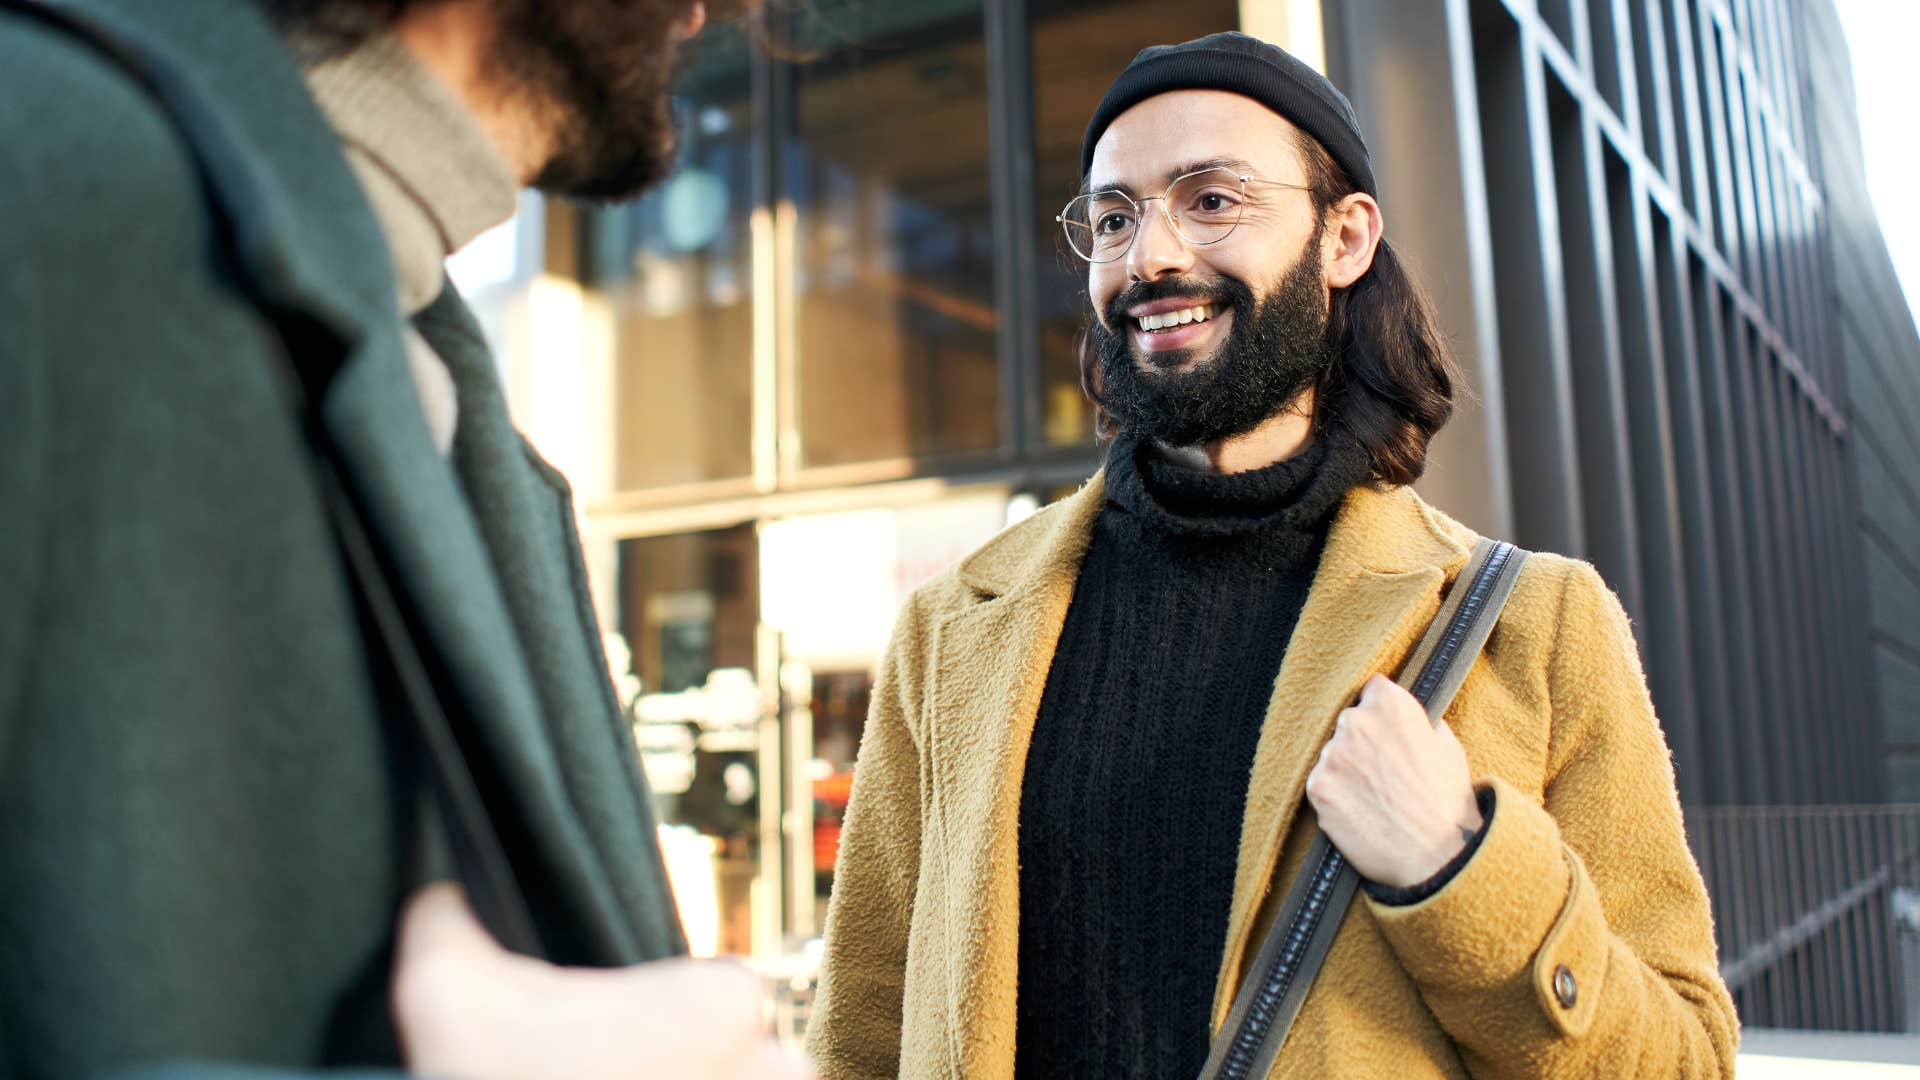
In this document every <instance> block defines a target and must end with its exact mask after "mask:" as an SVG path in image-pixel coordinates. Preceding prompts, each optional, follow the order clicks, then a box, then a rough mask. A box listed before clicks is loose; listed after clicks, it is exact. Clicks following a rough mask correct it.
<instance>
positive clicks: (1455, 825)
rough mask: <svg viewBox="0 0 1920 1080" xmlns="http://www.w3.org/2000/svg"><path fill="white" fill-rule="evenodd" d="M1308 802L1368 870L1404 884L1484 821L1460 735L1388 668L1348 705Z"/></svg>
mask: <svg viewBox="0 0 1920 1080" xmlns="http://www.w3.org/2000/svg"><path fill="white" fill-rule="evenodd" d="M1307 801H1308V802H1311V803H1312V804H1313V810H1314V813H1315V814H1318V815H1319V817H1320V828H1321V829H1322V830H1324V831H1325V832H1326V834H1327V839H1329V840H1331V841H1333V846H1334V847H1336V848H1339V849H1340V853H1341V854H1342V855H1345V856H1346V857H1347V861H1348V862H1350V863H1352V864H1353V868H1354V869H1355V870H1358V871H1359V872H1360V876H1362V877H1364V878H1366V879H1367V880H1369V881H1376V882H1379V883H1380V884H1382V885H1392V886H1395V887H1397V888H1406V887H1408V886H1411V885H1418V884H1420V883H1421V882H1423V881H1425V880H1427V879H1428V878H1430V877H1432V876H1433V875H1435V874H1437V873H1439V872H1440V870H1441V868H1442V867H1444V866H1446V865H1447V863H1448V862H1450V861H1452V859H1453V857H1454V856H1455V855H1458V854H1460V851H1461V849H1462V848H1464V847H1466V843H1467V841H1468V840H1469V839H1471V838H1472V837H1473V835H1474V834H1475V833H1476V832H1479V831H1480V826H1481V824H1482V822H1483V819H1482V818H1481V816H1480V807H1479V805H1478V804H1477V803H1476V802H1475V801H1474V796H1473V778H1472V774H1471V773H1470V772H1469V771H1468V768H1467V754H1466V751H1465V750H1463V749H1461V747H1460V741H1459V740H1458V739H1455V738H1454V737H1453V732H1452V731H1451V730H1450V729H1448V727H1447V725H1446V724H1445V723H1441V724H1439V725H1438V726H1435V725H1433V724H1431V723H1429V722H1428V720H1427V714H1426V710H1424V709H1422V708H1421V707H1420V702H1419V701H1418V700H1417V699H1415V698H1414V696H1413V695H1412V694H1409V693H1407V691H1406V690H1404V689H1402V688H1401V687H1400V686H1398V685H1397V684H1395V683H1394V682H1393V681H1392V680H1391V679H1388V678H1387V677H1386V676H1384V675H1375V676H1374V677H1373V678H1371V679H1368V680H1367V684H1366V685H1365V686H1364V687H1362V688H1361V690H1360V700H1359V702H1358V703H1357V704H1355V705H1354V706H1352V707H1351V708H1348V709H1344V710H1342V711H1341V713H1340V718H1339V720H1338V722H1337V724H1336V726H1335V727H1334V731H1333V738H1332V739H1329V740H1328V741H1327V745H1326V746H1325V747H1324V748H1323V749H1322V750H1321V751H1320V760H1319V762H1318V763H1317V764H1316V765H1315V766H1314V768H1313V772H1311V773H1309V774H1307Z"/></svg>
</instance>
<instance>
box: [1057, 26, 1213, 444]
mask: <svg viewBox="0 0 1920 1080" xmlns="http://www.w3.org/2000/svg"><path fill="white" fill-rule="evenodd" d="M1239 7H1240V5H1239V3H1238V2H1237V0H1189V2H1186V3H1180V4H1160V3H1142V2H1139V0H1134V2H1130V3H1114V4H1090V3H1086V2H1085V0H1081V2H1077V3H1076V2H1074V0H1029V2H1028V5H1027V9H1028V11H1029V12H1030V16H1029V17H1030V20H1031V25H1032V28H1033V142H1034V177H1033V182H1034V222H1033V227H1034V235H1035V237H1036V241H1035V243H1036V248H1035V250H1036V252H1037V253H1038V255H1037V257H1038V263H1039V265H1038V266H1036V267H1035V269H1034V282H1035V289H1036V292H1037V295H1036V296H1035V297H1034V310H1035V312H1036V317H1037V319H1038V321H1039V324H1040V421H1041V431H1042V433H1043V435H1044V437H1045V439H1046V441H1047V442H1048V443H1050V444H1052V445H1055V446H1073V445H1079V444H1083V443H1086V442H1088V441H1090V440H1091V439H1092V438H1093V410H1092V408H1091V407H1090V406H1088V405H1087V403H1086V399H1085V398H1084V397H1083V396H1082V395H1081V393H1080V360H1079V349H1078V340H1079V336H1080V332H1081V330H1082V328H1084V327H1085V326H1086V322H1087V264H1086V263H1083V262H1081V261H1079V260H1078V259H1076V258H1074V256H1073V254H1072V252H1070V251H1068V250H1067V247H1066V240H1065V238H1064V237H1063V236H1062V234H1061V232H1060V226H1059V225H1058V224H1057V223H1056V222H1055V221H1054V220H1053V216H1054V215H1055V214H1057V213H1059V212H1060V208H1061V207H1063V206H1065V205H1066V203H1067V200H1068V199H1071V198H1073V197H1074V196H1075V195H1077V194H1079V191H1080V180H1081V177H1080V139H1081V136H1083V135H1084V134H1086V130H1087V121H1088V120H1089V119H1091V118H1092V116H1093V110H1094V107H1095V106H1097V105H1099V104H1100V96H1101V95H1102V94H1104V93H1106V91H1107V87H1108V85H1110V84H1111V83H1112V82H1113V78H1114V76H1116V75H1118V74H1120V71H1121V69H1123V68H1125V67H1126V66H1127V61H1129V60H1132V59H1133V54H1134V53H1137V52H1139V51H1140V50H1141V49H1144V48H1146V47H1147V46H1149V45H1170V44H1173V43H1175V42H1181V41H1187V40H1189V39H1191V38H1197V37H1200V36H1202V35H1203V34H1211V33H1214V32H1216V31H1220V30H1232V29H1235V28H1237V27H1238V26H1239V18H1240V16H1239Z"/></svg>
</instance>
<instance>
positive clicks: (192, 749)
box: [0, 0, 683, 1078]
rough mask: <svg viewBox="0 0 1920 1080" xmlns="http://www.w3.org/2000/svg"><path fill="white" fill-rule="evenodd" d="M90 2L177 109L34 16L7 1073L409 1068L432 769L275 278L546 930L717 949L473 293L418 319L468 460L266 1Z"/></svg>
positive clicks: (6, 282) (23, 204) (18, 360)
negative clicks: (302, 324) (427, 774)
mask: <svg viewBox="0 0 1920 1080" xmlns="http://www.w3.org/2000/svg"><path fill="white" fill-rule="evenodd" d="M68 2H70V3H72V4H73V5H74V6H75V7H78V8H80V9H81V10H82V11H84V12H85V13H88V14H89V15H91V16H92V17H94V18H96V19H98V20H100V21H101V22H102V23H104V24H106V25H108V26H110V27H112V28H113V29H114V32H115V33H116V34H117V35H118V36H119V37H121V38H122V39H124V40H125V41H126V42H127V43H129V45H130V46H131V47H132V48H133V49H134V50H135V51H136V52H138V53H139V54H140V55H142V56H143V57H144V58H145V62H146V63H147V64H149V65H151V67H152V68H153V70H155V71H156V72H158V74H159V77H160V79H161V81H162V83H163V84H164V85H165V86H166V88H167V95H168V98H169V100H170V102H171V104H169V105H168V106H167V107H166V108H162V107H161V106H160V105H158V104H156V100H155V99H154V98H153V97H152V96H150V95H149V94H148V93H146V92H145V91H144V90H142V89H141V88H139V87H138V86H137V85H136V84H135V83H134V82H132V81H130V79H129V78H128V77H127V76H126V75H125V74H124V72H123V71H122V70H121V69H120V68H118V67H117V66H115V65H113V64H110V63H108V62H106V61H104V60H103V59H102V58H101V56H100V55H99V54H98V53H96V52H94V51H92V50H90V49H89V48H87V47H85V46H82V45H78V44H76V43H74V42H73V41H72V40H71V39H68V38H65V37H63V36H61V35H59V34H56V33H53V32H51V31H49V30H47V29H46V28H45V27H44V26H42V25H40V24H37V23H32V22H29V21H27V20H25V19H23V18H22V17H20V16H18V15H15V14H9V13H5V12H4V10H0V1077H7V1078H12V1077H23V1078H24V1077H74V1076H87V1075H98V1074H109V1073H113V1072H116V1071H117V1070H119V1069H122V1068H127V1067H131V1068H132V1069H133V1071H135V1072H138V1071H140V1070H141V1069H144V1068H148V1067H160V1066H165V1065H167V1064H168V1063H179V1062H200V1063H219V1065H220V1066H224V1067H226V1068H229V1069H237V1070H238V1073H237V1074H238V1075H246V1074H247V1073H248V1072H250V1071H253V1070H259V1071H260V1072H261V1073H263V1074H264V1073H266V1072H269V1071H271V1070H275V1069H292V1070H299V1069H306V1068H312V1067H317V1066H325V1065H336V1064H346V1065H371V1066H382V1065H391V1064H393V1063H394V1062H395V1060H396V1056H397V1051H396V1050H395V1047H394V1039H393V1034H392V1030H391V1023H390V1021H388V1019H387V1015H386V1007H385V994H386V988H387V982H388V977H389V969H390V963H391V957H390V950H391V945H392V936H393V924H394V918H395V915H396V913H397V910H398V908H399V905H400V903H401V902H402V900H403V898H404V897H405V896H406V895H407V893H408V892H409V891H410V890H411V889H412V888H414V887H415V886H417V885H418V884H419V883H420V881H421V878H422V877H423V874H422V872H421V870H420V866H419V855H420V852H421V848H422V844H421V842H420V839H419V837H420V835H421V831H422V829H421V822H420V820H419V815H418V813H417V808H418V807H419V806H420V805H421V802H422V797H421V793H422V788H421V784H422V781H421V779H420V774H419V772H418V770H417V768H416V767H415V766H414V764H413V763H412V762H411V758H410V752H409V749H408V748H409V746H410V745H411V744H410V741H409V735H408V732H407V729H406V728H405V726H404V723H405V722H404V721H403V720H402V719H400V714H399V713H398V712H397V711H396V710H395V709H393V708H392V707H391V703H390V701H389V700H388V699H387V697H386V695H385V694H384V692H383V691H382V689H381V684H380V680H378V679H376V677H375V674H374V671H375V668H374V666H373V664H372V662H371V661H370V660H369V656H368V653H367V649H366V645H365V643H364V641H363V638H362V632H361V629H360V626H359V623H358V621H357V619H356V616H355V613H354V602H353V594H352V591H351V589H350V587H349V583H348V578H347V577H346V574H345V571H344V569H343V566H342V563H341V560H340V558H339V556H338V554H337V552H336V548H335V545H334V543H333V541H332V539H331V535H330V532H329V529H328V525H327V521H326V518H325V515H324V513H323V510H322V504H321V503H320V501H319V499H318V497H317V494H316V487H315V482H314V474H313V471H312V467H311V459H310V456H309V451H308V448H307V445H306V443H305V442H304V441H303V437H302V435H301V433H300V431H299V429H298V427H297V426H296V424H295V423H294V421H293V419H292V418H291V414H290V413H289V411H288V409H287V407H286V405H285V404H284V402H283V399H282V397H281V396H280V394H279V393H278V391H277V390H276V384H275V378H276V370H277V369H276V365H277V364H279V363H280V362H281V361H280V359H279V353H278V350H279V348H280V346H279V341H278V338H277V337H276V334H275V332H274V331H273V329H272V327H271V326H270V324H269V323H268V322H267V320H266V319H265V318H263V316H262V315H261V312H260V309H259V307H258V306H257V305H256V302H255V301H253V300H250V299H249V298H248V297H249V295H252V294H257V295H260V296H264V297H266V298H267V300H268V301H269V302H271V303H273V304H275V305H279V306H281V307H283V308H284V309H286V310H290V311H292V312H295V313H297V315H298V317H299V318H300V319H302V320H306V321H308V322H310V323H311V325H312V326H314V327H315V328H316V336H317V337H318V338H319V339H322V340H325V341H327V342H330V343H331V344H330V345H329V346H328V348H329V350H330V353H329V359H330V360H331V361H333V362H336V363H337V365H338V368H337V373H336V374H335V375H334V377H333V379H332V381H331V383H330V385H329V388H328V390H327V391H326V394H325V396H324V399H323V401H322V416H323V418H324V425H325V427H326V428H327V430H328V431H329V432H330V433H331V435H332V437H333V438H334V439H335V440H336V441H337V443H338V445H339V446H340V447H341V450H342V454H343V456H344V458H345V461H346V470H347V472H348V478H349V481H350V482H351V483H352V484H354V485H355V486H356V487H358V488H360V489H361V490H363V491H364V492H365V495H366V498H367V501H368V503H369V504H370V507H371V512H370V517H371V519H372V520H371V524H372V527H373V530H374V531H375V533H376V534H377V537H378V539H379V541H380V542H381V543H382V544H383V546H384V547H385V549H386V550H387V552H388V553H389V554H390V557H391V559H392V562H393V563H394V565H395V566H396V568H397V571H398V577H399V579H400V584H401V588H402V589H403V591H404V592H405V593H406V595H407V596H408V597H409V598H410V599H411V601H412V603H413V604H414V605H415V606H416V607H417V609H418V610H419V612H420V613H421V619H422V621H423V623H424V624H425V626H424V631H425V637H426V639H427V640H428V641H429V643H430V647H431V648H432V649H433V650H434V652H435V653H436V654H437V655H438V656H440V657H441V658H442V659H443V661H444V663H445V665H446V668H447V670H448V672H449V678H450V681H451V682H452V684H453V685H454V687H455V690H456V692H457V694H458V696H459V698H460V699H461V700H464V701H465V702H467V703H468V706H469V707H470V709H471V711H472V712H473V713H474V715H475V724H476V727H477V728H478V729H479V733H480V736H481V738H480V739H479V741H480V743H481V744H482V746H481V748H480V749H481V752H482V753H483V754H484V755H485V757H486V760H487V762H488V764H489V767H490V768H492V769H495V770H497V771H498V773H499V775H500V777H501V778H502V783H503V787H504V791H505V794H504V796H503V797H502V798H501V799H500V800H498V803H497V805H496V806H495V807H494V809H495V811H496V812H497V813H498V814H500V815H501V816H502V818H503V819H504V820H508V821H511V822H515V823H517V824H516V825H514V826H513V827H511V828H510V829H509V830H508V832H509V835H508V837H507V839H508V842H509V844H510V846H511V847H512V848H513V850H514V854H515V857H516V859H517V860H518V861H519V862H521V863H522V864H523V865H527V866H532V867H537V869H538V873H537V874H534V875H532V877H533V878H534V880H533V881H531V882H530V883H529V888H528V892H529V894H530V896H529V900H530V904H531V906H532V908H533V909H534V911H533V913H534V916H535V920H536V922H537V923H538V924H539V929H540V933H541V936H542V938H543V939H544V941H545V943H546V946H547V947H548V949H549V951H550V952H551V954H552V955H553V956H554V957H555V958H556V959H561V960H564V961H567V962H572V963H586V964H607V965H611V964H622V963H631V962H636V961H641V960H645V959H650V958H657V957H661V956H664V955H669V954H673V953H677V952H680V951H682V949H683V942H682V936H681V933H680V929H679V925H678V921H677V918H676V916H675V914H674V912H673V908H672V901H671V897H670V895H669V892H668V889H667V886H666V883H665V876H664V873H663V870H662V868H661V864H660V859H659V854H658V850H657V847H656V845H655V841H654V832H653V821H652V818H651V816H650V811H649V809H648V805H647V798H646V791H645V788H644V784H643V781H642V778H641V775H640V773H639V770H638V766H637V760H636V756H635V754H634V752H633V746H632V742H631V740H630V739H629V737H628V735H627V732H626V730H625V728H624V725H623V723H622V722H621V720H620V717H619V715H618V710H617V708H616V706H615V703H614V700H613V694H612V690H611V688H610V685H609V681H608V678H607V673H606V669H605V661H604V658H603V654H602V652H601V647H600V641H599V635H598V632H597V630H596V628H595V625H594V620H593V615H592V608H591V605H590V602H589V600H588V596H587V592H586V588H585V582H584V571H583V569H582V564H581V559H580V553H579V544H578V540H577V537H576V536H575V534H574V527H573V521H574V518H573V512H572V508H571V500H570V496H569V493H568V491H567V488H566V485H565V483H564V482H563V481H562V480H561V479H560V478H559V477H558V475H556V474H555V473H554V472H553V470H552V469H550V468H549V467H547V466H546V465H545V463H543V462H542V461H541V460H540V459H539V458H538V457H537V456H536V455H535V454H534V453H533V451H532V450H531V449H530V448H529V447H528V446H527V445H526V443H525V442H524V441H523V440H522V439H521V437H520V435H519V434H518V433H517V432H516V431H515V430H514V428H513V426H512V424H511V423H510V421H509V420H508V418H507V412H506V408H505V405H504V403H503V401H502V398H501V394H500V390H499V386H498V383H497V380H496V377H495V375H494V368H493V365H492V362H491V359H490V357H489V356H488V355H487V350H486V346H485V343H484V341H483V340H482V338H481V336H480V334H479V332H478V331H477V329H476V327H475V325H474V323H473V321H472V319H471V317H470V316H469V314H468V313H467V311H466V309H465V307H464V306H463V305H462V304H461V302H460V301H459V299H458V298H457V297H454V296H452V295H451V293H449V295H448V296H446V297H443V298H442V300H441V301H440V302H439V303H437V304H436V305H434V307H433V308H431V309H429V310H428V311H427V312H426V313H424V314H423V315H422V316H421V317H420V318H419V319H417V320H416V325H417V326H418V328H419V329H420V331H421V332H422V333H423V334H424V335H425V337H426V338H427V340H428V341H429V342H430V343H431V344H432V345H433V346H434V348H435V349H436V350H437V351H439V352H440V353H441V354H442V356H444V357H445V358H446V359H447V361H448V363H449V366H450V367H451V369H452V370H453V373H454V377H455V381H456V384H457V386H458V392H459V403H460V427H459V433H458V437H457V441H456V444H455V447H454V451H453V455H452V458H451V460H450V461H449V460H447V459H443V458H442V457H440V456H439V455H438V454H437V453H436V452H435V450H434V448H433V446H432V445H431V443H430V441H429V437H428V433H427V428H426V425H425V421H424V419H423V417H422V415H421V410H420V406H419V403H418V398H417V396H416V391H415V389H414V386H413V383H412V382H411V380H410V378H409V376H408V372H407V367H406V359H405V354H404V346H403V344H402V337H401V329H402V326H401V322H400V317H399V315H398V314H397V311H396V303H395V289H394V282H393V278H392V272H391V270H390V268H389V265H388V260H387V256H386V248H385V245H384V242H383V240H382V237H381V234H380V232H379V228H378V226H377V225H376V223H375V221H374V219H373V216H372V214H371V212H370V211H369V209H368V207H367V205H366V203H365V201H364V198H363V196H362V194H361V191H360V188H359V187H358V185H357V184H356V183H355V181H354V178H353V176H352V174H351V173H350V172H349V170H348V168H347V165H346V163H345V162H344V160H343V159H342V157H341V154H340V151H339V148H338V143H337V141H336V139H335V137H334V135H333V134H332V132H331V130H330V129H329V128H328V126H327V124H326V122H325V120H324V119H323V118H322V117H321V115H320V113H319V111H318V110H317V109H316V107H315V106H314V104H313V102H312V101H311V99H310V98H309V97H308V96H307V93H306V90H305V87H304V85H303V83H302V81H301V78H300V74H299V72H298V70H297V69H296V67H295V66H294V64H293V62H292V60H291V58H290V57H289V56H288V54H287V52H286V50H285V49H284V47H283V46H282V44H281V42H280V40H279V38H278V37H277V36H276V34H275V32H274V30H273V29H272V28H271V26H270V25H269V24H268V23H267V22H266V20H265V19H264V18H263V17H262V16H261V15H260V14H258V12H257V10H256V9H255V7H254V6H253V5H252V4H250V3H248V2H246V0H165V2H164V3H161V2H156V0H68ZM216 207H218V208H219V209H218V211H216ZM222 222H225V223H226V225H224V226H223V225H222ZM223 227H224V228H230V229H231V236H232V238H233V243H232V244H231V247H232V248H233V249H235V250H237V252H238V255H237V258H236V259H226V258H223V257H222V256H221V255H220V252H221V251H222V250H223V249H224V248H226V247H227V246H228V245H225V244H223V243H222V242H221V240H220V235H221V234H220V231H219V230H221V229H222V228H223ZM243 282H244V283H246V285H247V287H245V288H243V287H242V284H243ZM390 728H391V729H390ZM427 846H428V847H431V846H432V845H427ZM208 1070H214V1071H217V1070H216V1067H215V1066H213V1065H206V1064H198V1065H195V1064H189V1065H187V1066H185V1067H183V1068H177V1069H173V1070H167V1071H168V1075H195V1074H197V1073H199V1072H201V1071H208ZM223 1075H232V1074H231V1073H225V1074H223Z"/></svg>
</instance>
